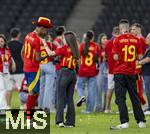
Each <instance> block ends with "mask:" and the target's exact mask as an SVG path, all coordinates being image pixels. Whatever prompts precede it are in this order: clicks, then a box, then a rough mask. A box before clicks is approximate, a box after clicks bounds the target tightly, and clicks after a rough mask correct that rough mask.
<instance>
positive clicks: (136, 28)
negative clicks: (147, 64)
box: [130, 23, 147, 105]
mask: <svg viewBox="0 0 150 134" xmlns="http://www.w3.org/2000/svg"><path fill="white" fill-rule="evenodd" d="M130 30H131V33H132V34H134V35H135V36H137V37H138V38H139V39H140V41H141V45H142V49H143V54H144V52H145V50H146V47H147V45H146V42H145V38H144V37H143V36H142V26H141V25H140V24H139V23H134V24H133V25H132V26H131V29H130ZM141 68H142V66H141V65H138V66H137V90H138V96H139V99H140V101H141V103H142V104H143V105H144V104H146V100H145V98H144V96H143V81H142V70H141Z"/></svg>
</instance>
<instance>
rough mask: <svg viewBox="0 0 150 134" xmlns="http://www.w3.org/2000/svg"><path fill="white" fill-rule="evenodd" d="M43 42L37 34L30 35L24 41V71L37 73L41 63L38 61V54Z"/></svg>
mask: <svg viewBox="0 0 150 134" xmlns="http://www.w3.org/2000/svg"><path fill="white" fill-rule="evenodd" d="M41 43H42V42H41V40H40V38H39V37H38V35H37V34H36V33H35V32H31V33H29V34H28V35H27V36H26V37H25V41H24V49H25V51H24V71H25V72H37V71H38V69H39V62H38V61H37V60H36V52H39V53H40V46H41Z"/></svg>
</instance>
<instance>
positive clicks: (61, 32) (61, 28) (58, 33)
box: [55, 26, 66, 36]
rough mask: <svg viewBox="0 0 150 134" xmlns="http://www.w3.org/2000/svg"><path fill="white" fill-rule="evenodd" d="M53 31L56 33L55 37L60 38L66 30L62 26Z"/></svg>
mask: <svg viewBox="0 0 150 134" xmlns="http://www.w3.org/2000/svg"><path fill="white" fill-rule="evenodd" d="M55 31H56V34H57V36H60V35H62V34H63V33H64V32H65V31H66V29H65V27H64V26H58V27H56V29H55Z"/></svg>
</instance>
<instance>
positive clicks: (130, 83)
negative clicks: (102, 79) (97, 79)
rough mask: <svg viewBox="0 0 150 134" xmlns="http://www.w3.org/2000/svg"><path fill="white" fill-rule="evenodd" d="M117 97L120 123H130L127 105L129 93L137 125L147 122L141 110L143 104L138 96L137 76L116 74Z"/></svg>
mask: <svg viewBox="0 0 150 134" xmlns="http://www.w3.org/2000/svg"><path fill="white" fill-rule="evenodd" d="M114 80H115V95H116V104H117V105H118V109H119V114H120V122H121V123H125V122H129V117H128V109H127V105H126V92H127V91H128V93H129V97H130V100H131V102H132V107H133V112H134V117H135V120H136V121H137V123H139V122H140V121H143V122H145V116H144V113H143V111H142V108H141V104H140V101H139V98H138V94H137V86H136V76H134V75H124V74H115V75H114Z"/></svg>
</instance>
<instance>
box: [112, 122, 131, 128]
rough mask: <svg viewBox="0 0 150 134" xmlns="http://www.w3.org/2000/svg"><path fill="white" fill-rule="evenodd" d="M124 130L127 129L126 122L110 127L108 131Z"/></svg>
mask: <svg viewBox="0 0 150 134" xmlns="http://www.w3.org/2000/svg"><path fill="white" fill-rule="evenodd" d="M125 128H129V123H127V122H126V123H123V124H120V125H117V126H112V127H110V129H125Z"/></svg>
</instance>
